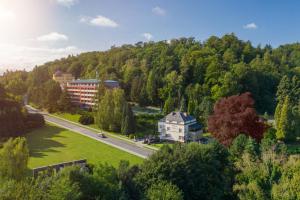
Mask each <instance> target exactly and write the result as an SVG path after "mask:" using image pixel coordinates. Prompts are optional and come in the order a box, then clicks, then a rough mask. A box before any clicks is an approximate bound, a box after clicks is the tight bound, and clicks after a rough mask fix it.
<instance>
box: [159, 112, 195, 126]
mask: <svg viewBox="0 0 300 200" xmlns="http://www.w3.org/2000/svg"><path fill="white" fill-rule="evenodd" d="M191 120H195V118H194V117H193V116H191V115H188V114H187V113H183V112H171V113H170V114H168V115H167V116H165V117H164V118H163V119H161V120H160V121H170V122H177V123H182V122H183V123H185V122H187V121H191Z"/></svg>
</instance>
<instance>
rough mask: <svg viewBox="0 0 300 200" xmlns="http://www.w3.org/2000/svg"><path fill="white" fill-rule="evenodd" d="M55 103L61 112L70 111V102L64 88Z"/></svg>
mask: <svg viewBox="0 0 300 200" xmlns="http://www.w3.org/2000/svg"><path fill="white" fill-rule="evenodd" d="M57 104H58V107H59V110H60V111H62V112H70V111H71V110H72V102H71V99H70V96H69V94H68V91H67V90H66V89H65V90H63V91H62V94H61V95H60V98H59V100H58V102H57Z"/></svg>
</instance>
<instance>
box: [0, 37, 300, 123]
mask: <svg viewBox="0 0 300 200" xmlns="http://www.w3.org/2000/svg"><path fill="white" fill-rule="evenodd" d="M58 69H59V70H62V71H64V72H70V73H72V74H73V75H74V76H75V77H77V78H95V77H96V72H98V73H99V76H100V78H101V79H114V80H118V81H119V82H120V83H121V86H122V88H123V89H124V90H125V95H126V99H127V100H128V101H132V102H138V103H139V104H140V105H142V106H145V105H153V106H158V107H161V108H162V109H163V111H164V112H165V113H168V112H170V111H172V110H174V109H178V110H186V111H188V112H189V113H190V114H192V115H194V116H195V117H197V118H198V119H199V120H200V121H202V122H203V123H206V119H207V116H208V115H209V114H210V113H211V111H212V108H213V105H214V103H215V102H216V101H217V100H219V99H220V98H222V97H226V96H231V95H235V94H241V93H243V92H251V93H252V95H253V97H254V100H255V108H256V110H257V111H258V113H260V114H264V113H267V114H269V115H273V114H274V113H275V108H276V105H277V100H276V92H277V87H278V85H279V83H280V80H281V79H282V78H283V77H284V76H288V77H290V78H292V77H293V76H294V77H296V78H297V79H299V75H300V44H298V43H294V44H287V45H282V46H279V47H277V48H272V47H271V46H269V45H266V46H264V47H261V46H260V45H258V46H257V47H254V46H253V45H252V44H251V42H250V41H242V40H240V39H239V38H237V37H236V36H235V35H234V34H227V35H224V36H223V37H221V38H219V37H216V36H212V37H210V38H208V39H207V40H205V41H203V42H200V41H196V40H195V39H194V38H180V39H173V40H170V41H159V42H148V43H143V42H139V43H136V44H134V45H123V46H120V47H111V49H110V50H108V51H103V52H88V53H82V54H80V55H78V56H71V55H70V56H69V57H67V58H63V59H60V60H55V61H53V62H48V63H46V64H44V65H42V66H37V67H35V68H34V69H33V70H32V71H30V72H28V73H27V72H24V71H19V72H6V73H4V75H3V76H2V77H1V78H0V83H2V84H3V85H5V86H6V88H7V90H8V91H10V92H11V93H14V94H17V95H21V94H24V93H26V91H28V92H29V96H31V97H32V98H33V99H38V100H42V99H44V98H45V97H44V95H43V94H44V91H43V90H45V85H46V84H48V85H49V84H50V83H49V82H48V83H47V81H49V80H50V79H51V78H52V74H53V73H54V72H55V71H56V70H58ZM24 83H25V84H24ZM49 98H51V97H49Z"/></svg>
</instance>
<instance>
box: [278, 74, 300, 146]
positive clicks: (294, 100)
mask: <svg viewBox="0 0 300 200" xmlns="http://www.w3.org/2000/svg"><path fill="white" fill-rule="evenodd" d="M277 100H278V104H277V107H276V112H275V121H276V128H277V132H276V135H277V139H280V140H285V141H294V140H295V139H296V138H297V137H299V136H300V106H299V105H300V79H299V78H298V77H296V76H293V77H292V78H289V77H287V76H284V77H283V78H282V79H281V81H280V84H279V86H278V91H277Z"/></svg>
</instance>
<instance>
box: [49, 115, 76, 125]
mask: <svg viewBox="0 0 300 200" xmlns="http://www.w3.org/2000/svg"><path fill="white" fill-rule="evenodd" d="M52 115H54V116H57V117H61V118H64V119H67V120H70V121H72V122H76V123H78V120H79V118H80V114H71V113H53V114H52Z"/></svg>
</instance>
